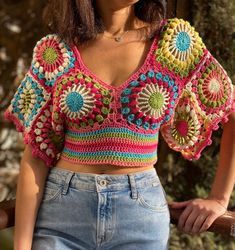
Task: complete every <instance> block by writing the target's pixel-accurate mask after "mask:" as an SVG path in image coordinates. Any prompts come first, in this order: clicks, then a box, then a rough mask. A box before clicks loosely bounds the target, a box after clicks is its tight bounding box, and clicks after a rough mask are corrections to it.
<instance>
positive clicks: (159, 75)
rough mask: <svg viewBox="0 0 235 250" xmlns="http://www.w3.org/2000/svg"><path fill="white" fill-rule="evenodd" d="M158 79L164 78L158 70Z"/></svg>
mask: <svg viewBox="0 0 235 250" xmlns="http://www.w3.org/2000/svg"><path fill="white" fill-rule="evenodd" d="M156 79H158V80H161V79H162V73H160V72H157V73H156Z"/></svg>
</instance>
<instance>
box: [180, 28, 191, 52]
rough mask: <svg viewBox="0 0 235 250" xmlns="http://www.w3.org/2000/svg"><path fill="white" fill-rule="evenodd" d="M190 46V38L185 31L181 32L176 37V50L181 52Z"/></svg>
mask: <svg viewBox="0 0 235 250" xmlns="http://www.w3.org/2000/svg"><path fill="white" fill-rule="evenodd" d="M190 44H191V38H190V36H189V34H188V33H187V32H185V31H181V32H179V33H178V34H177V36H176V48H177V49H178V50H180V51H182V52H184V51H186V50H188V49H189V47H190Z"/></svg>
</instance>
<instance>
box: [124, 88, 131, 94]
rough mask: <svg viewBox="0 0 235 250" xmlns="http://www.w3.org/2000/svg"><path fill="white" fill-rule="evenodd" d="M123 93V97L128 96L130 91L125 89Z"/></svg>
mask: <svg viewBox="0 0 235 250" xmlns="http://www.w3.org/2000/svg"><path fill="white" fill-rule="evenodd" d="M123 93H124V94H125V95H129V94H130V93H131V89H128V88H126V89H124V91H123Z"/></svg>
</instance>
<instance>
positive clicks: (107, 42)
mask: <svg viewBox="0 0 235 250" xmlns="http://www.w3.org/2000/svg"><path fill="white" fill-rule="evenodd" d="M143 32H146V29H143ZM141 37H142V38H143V33H141V32H136V33H134V32H133V33H132V34H130V35H129V37H128V42H126V41H125V37H124V42H123V43H122V42H121V43H117V42H115V41H113V39H96V40H94V41H89V42H88V43H87V44H86V45H83V46H81V47H79V52H80V55H81V58H82V62H83V63H84V64H85V65H86V67H87V68H88V69H89V70H90V71H91V72H92V73H93V74H95V75H96V76H97V77H98V78H99V79H101V80H102V81H103V82H106V83H108V84H110V85H112V86H115V87H118V86H120V85H122V83H124V82H125V80H126V79H128V78H129V76H130V75H132V74H133V73H134V72H136V71H137V70H138V68H140V67H141V65H143V63H144V61H145V59H146V56H147V54H148V52H149V49H150V47H151V44H152V42H153V39H147V40H142V41H141ZM97 58H99V62H98V63H97ZM55 167H59V168H65V169H68V170H71V171H75V172H89V173H107V174H122V173H130V172H137V171H143V170H146V169H149V168H153V166H152V165H151V166H147V167H146V166H144V167H142V166H135V167H133V166H132V167H128V166H127V167H125V168H123V167H117V166H114V165H111V164H99V165H92V164H73V163H70V162H68V161H66V160H63V159H59V160H58V161H57V163H56V165H55Z"/></svg>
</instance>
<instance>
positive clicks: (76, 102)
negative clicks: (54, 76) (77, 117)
mask: <svg viewBox="0 0 235 250" xmlns="http://www.w3.org/2000/svg"><path fill="white" fill-rule="evenodd" d="M66 104H67V105H68V107H69V109H70V110H71V111H72V112H77V111H79V110H80V109H81V108H82V106H83V104H84V101H83V97H82V96H81V95H80V94H79V93H77V92H71V93H69V94H68V95H67V97H66Z"/></svg>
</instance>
